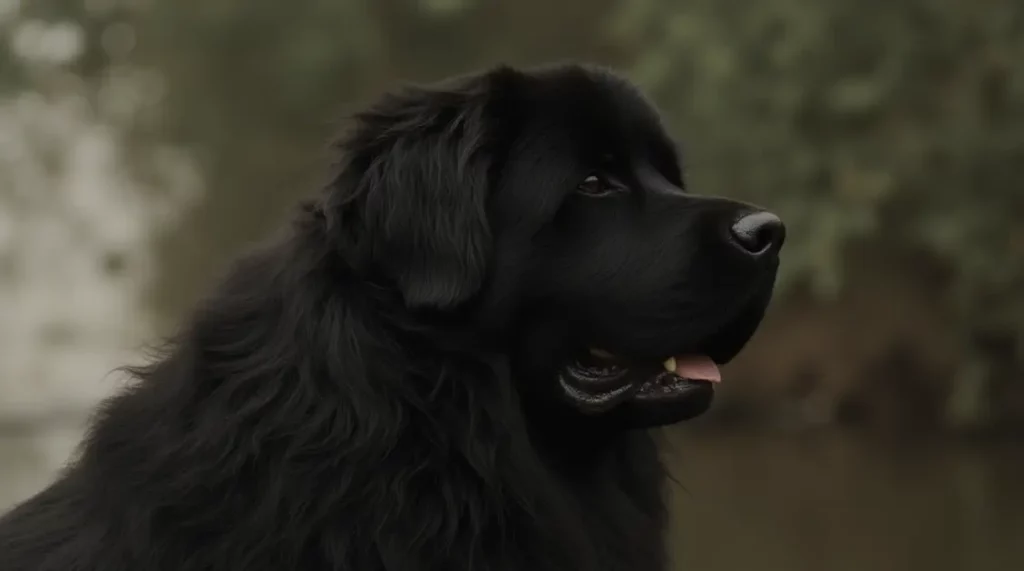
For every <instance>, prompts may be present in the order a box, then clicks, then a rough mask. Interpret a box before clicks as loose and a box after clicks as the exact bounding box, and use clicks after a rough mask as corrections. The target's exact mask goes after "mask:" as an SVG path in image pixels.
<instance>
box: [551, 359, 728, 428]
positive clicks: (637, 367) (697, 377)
mask: <svg viewBox="0 0 1024 571" xmlns="http://www.w3.org/2000/svg"><path fill="white" fill-rule="evenodd" d="M718 365H719V363H717V362H715V361H714V360H713V359H712V358H711V357H709V356H707V355H704V354H689V353H687V354H681V355H674V356H670V357H667V358H665V359H664V360H663V361H661V362H660V363H656V362H643V361H635V360H631V359H628V358H625V357H620V356H617V355H614V354H612V353H610V352H608V351H605V350H602V349H596V348H592V349H589V350H587V351H586V352H585V353H583V354H581V355H580V356H579V357H577V358H576V360H575V361H574V362H573V363H572V364H570V365H567V366H566V367H564V368H563V370H562V372H561V374H560V375H559V383H560V384H561V386H562V389H563V392H564V394H565V396H566V397H568V398H569V399H570V400H571V401H572V402H573V404H574V405H576V407H577V408H579V409H580V410H581V411H583V412H585V413H591V414H598V413H603V412H607V411H609V410H611V409H613V408H615V407H617V406H619V405H621V404H623V403H626V402H631V403H635V404H638V405H644V404H651V405H667V404H672V403H683V402H685V401H688V400H690V399H691V398H692V397H696V396H700V397H701V398H703V399H705V400H706V399H707V393H708V391H711V390H712V387H713V385H714V384H715V383H718V382H721V380H722V375H721V372H720V371H719V368H718Z"/></svg>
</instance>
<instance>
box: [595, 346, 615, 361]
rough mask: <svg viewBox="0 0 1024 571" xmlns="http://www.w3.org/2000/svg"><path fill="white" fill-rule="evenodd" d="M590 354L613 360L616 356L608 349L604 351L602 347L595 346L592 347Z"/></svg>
mask: <svg viewBox="0 0 1024 571" xmlns="http://www.w3.org/2000/svg"><path fill="white" fill-rule="evenodd" d="M590 354H591V355H593V356H595V357H597V358H598V359H608V360H611V359H614V358H615V356H614V355H612V354H611V353H609V352H608V351H604V350H602V349H593V348H591V349H590Z"/></svg>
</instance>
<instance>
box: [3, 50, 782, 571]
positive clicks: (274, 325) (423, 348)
mask: <svg viewBox="0 0 1024 571" xmlns="http://www.w3.org/2000/svg"><path fill="white" fill-rule="evenodd" d="M338 146H339V157H340V160H339V163H338V164H337V165H336V169H335V175H334V176H333V178H332V180H331V182H330V184H329V185H327V188H326V191H325V192H324V193H323V194H322V195H320V196H318V197H316V198H315V199H313V200H310V201H308V202H307V203H306V204H304V205H303V207H302V209H301V211H300V213H299V214H298V216H297V217H296V220H295V222H294V223H293V224H292V225H291V226H290V227H289V228H288V229H287V231H286V232H284V233H283V235H282V236H280V237H279V238H278V239H276V240H273V241H271V242H270V243H269V244H268V245H267V246H265V247H263V248H262V249H259V250H258V251H256V252H254V253H252V254H250V255H248V256H246V257H244V258H243V259H242V260H241V261H240V262H239V263H237V264H236V265H235V266H234V267H233V268H232V269H231V270H230V272H229V273H228V275H227V276H226V278H225V279H224V280H223V281H222V283H221V284H220V286H219V287H218V288H217V289H216V290H215V292H214V293H213V294H212V295H211V296H210V297H209V298H207V299H206V301H205V302H204V303H202V304H201V305H200V306H199V307H198V309H197V310H196V311H195V312H194V314H193V315H192V316H191V319H190V320H189V321H188V322H187V326H186V327H184V328H183V330H182V332H181V333H180V335H179V336H178V338H177V339H176V341H175V343H174V344H173V346H172V347H171V348H170V349H169V351H168V352H167V354H166V355H164V356H162V357H161V358H160V359H158V360H157V361H156V362H155V363H154V364H152V365H151V366H149V367H146V368H142V369H138V370H132V372H133V373H134V374H135V375H136V377H137V379H138V382H137V383H136V384H134V385H133V386H132V388H130V389H129V390H126V391H125V392H123V393H122V394H120V395H118V396H116V397H114V398H112V399H110V400H109V401H107V402H106V403H105V404H104V405H103V406H102V407H101V409H100V410H99V412H98V413H97V415H96V417H95V419H94V421H93V422H92V425H91V430H90V431H89V433H88V436H87V438H86V440H85V442H84V443H83V446H82V448H81V450H80V453H79V455H78V457H77V458H76V459H75V460H74V462H73V463H71V464H70V465H69V467H68V468H67V469H66V470H65V471H64V472H63V473H62V474H61V475H60V476H59V478H58V479H57V480H56V482H54V483H53V484H52V485H50V486H49V487H48V488H47V489H46V490H44V491H43V492H41V493H39V494H38V495H36V496H35V497H33V498H31V499H29V500H28V501H26V502H25V503H23V504H21V505H20V506H17V507H16V508H15V509H13V510H12V511H11V512H9V513H8V514H6V515H5V516H4V517H3V518H2V519H0V570H3V571H227V570H245V571H263V570H266V571H271V570H273V571H281V570H304V571H305V570H308V571H326V570H334V571H353V570H364V571H372V570H389V571H420V570H432V571H433V570H437V571H441V570H443V571H449V570H465V571H469V570H472V571H486V570H495V571H497V570H510V571H511V570H530V571H547V570H561V571H566V570H573V571H587V570H594V571H597V570H604V571H627V570H628V571H656V570H662V569H665V568H666V566H667V563H666V553H665V551H666V549H665V543H664V541H665V540H664V537H663V532H664V530H665V526H666V509H665V506H664V503H663V498H662V495H661V494H662V483H663V477H664V473H663V469H662V466H661V464H660V462H659V459H658V453H657V450H656V446H655V443H654V441H653V440H652V437H651V436H650V435H649V434H648V433H647V431H645V430H639V429H631V428H635V427H643V426H652V425H657V424H664V423H666V422H674V421H676V420H680V419H681V418H683V417H688V416H692V415H693V414H696V413H699V412H700V410H702V409H703V408H704V407H706V405H707V402H706V399H705V402H703V403H702V404H700V405H696V408H695V409H694V410H689V411H684V412H682V413H676V412H672V413H666V411H665V410H654V409H651V410H646V411H645V409H631V408H630V406H631V405H628V404H627V405H626V406H625V407H620V408H621V409H622V410H623V411H625V412H622V411H620V410H618V409H617V411H616V412H614V413H611V414H608V415H596V416H595V415H592V414H586V413H584V412H581V411H579V410H576V409H575V408H574V407H573V406H572V405H571V404H569V403H568V402H567V401H566V400H565V399H564V398H559V397H558V395H557V394H556V393H557V383H555V381H554V379H555V378H556V376H557V372H558V370H559V369H560V367H562V366H563V365H564V364H565V362H566V361H567V360H570V359H571V356H572V355H573V354H574V351H577V350H578V349H580V348H581V347H586V346H589V345H590V344H591V342H592V341H593V342H599V343H601V344H602V346H612V347H615V348H617V349H622V350H623V351H624V352H626V353H628V354H630V355H636V356H643V357H646V356H648V354H650V356H651V357H652V358H653V357H654V356H655V354H657V355H659V356H660V357H659V358H661V357H664V356H665V355H671V354H675V351H676V350H679V349H681V348H683V346H684V345H685V346H687V347H688V348H692V347H690V345H693V344H695V343H699V344H701V349H702V350H704V351H706V352H709V353H712V354H714V353H715V352H716V351H717V353H718V356H716V360H719V361H724V360H728V359H729V358H731V356H732V355H733V354H735V352H736V351H738V350H739V348H740V346H742V345H743V343H745V342H746V340H747V338H748V337H749V336H750V335H751V333H752V332H753V330H754V328H755V327H756V325H757V323H758V321H759V320H760V317H761V313H762V311H763V309H764V305H765V304H766V303H767V300H768V297H769V295H770V292H771V283H772V280H773V279H774V271H775V270H774V265H772V264H769V265H768V266H765V268H766V269H765V268H761V267H760V266H758V268H757V269H756V270H755V269H749V268H747V266H743V265H742V263H741V262H738V261H735V260H733V259H732V258H730V255H731V254H729V253H728V252H726V251H725V250H724V249H722V248H724V247H723V246H719V245H718V242H717V241H718V240H719V239H720V234H721V233H720V232H719V231H718V230H717V228H718V226H717V222H716V221H719V220H725V219H726V218H729V217H734V216H735V214H736V212H739V211H740V210H742V208H745V207H744V206H742V205H739V203H734V202H729V201H724V200H720V199H700V198H697V197H691V196H689V195H685V194H684V193H682V191H681V188H682V184H683V183H682V176H681V173H680V168H679V165H678V163H677V159H676V155H675V151H674V149H673V148H672V146H671V144H670V143H669V142H668V141H667V139H666V137H665V135H664V134H663V132H662V130H661V127H660V125H659V122H658V118H657V114H656V113H655V111H653V110H652V109H651V108H650V106H649V105H648V104H647V103H646V102H645V101H644V100H643V98H642V97H640V95H639V94H637V93H636V91H635V90H634V89H633V88H632V87H631V86H630V85H629V84H628V83H626V82H625V81H623V80H621V79H619V78H617V77H616V76H614V75H612V74H610V73H608V72H606V71H602V70H598V69H592V68H584V67H579V66H561V67H551V68H545V69H539V70H531V71H529V72H523V71H516V70H512V69H509V68H499V69H496V70H492V71H489V72H487V73H481V74H477V75H473V76H469V77H465V78H460V79H457V80H453V81H451V82H448V83H445V84H441V85H438V86H433V87H429V88H410V89H408V90H405V91H403V92H401V93H398V94H395V95H390V96H387V97H384V98H383V99H382V100H381V101H380V102H379V103H378V104H376V105H375V106H373V107H372V108H371V109H369V110H368V111H366V112H365V113H362V114H359V115H357V116H356V117H355V121H354V126H353V128H352V129H351V130H350V131H349V132H348V134H347V135H346V137H345V138H344V139H343V140H342V141H341V142H340V143H339V145H338ZM595 169H604V171H607V172H608V173H612V174H614V175H615V176H617V179H618V180H620V181H621V185H627V186H631V187H633V194H632V195H630V196H627V195H626V194H625V193H618V190H620V189H619V187H616V189H615V190H616V192H615V193H609V194H608V195H603V194H602V192H601V189H600V188H597V189H596V192H595V189H594V188H592V187H591V188H589V189H588V190H589V192H590V195H589V196H582V195H580V194H579V193H578V192H574V191H575V190H576V189H577V188H578V186H579V184H580V181H582V180H584V179H585V178H586V177H587V175H588V173H589V172H591V171H594V170H595ZM617 184H618V183H617ZM621 185H620V186H621ZM659 185H660V186H659ZM611 194H615V196H611ZM620 195H621V196H620ZM602 196H604V197H603V198H602ZM712 227H714V228H712ZM751 267H752V266H751ZM698 409H699V410H698ZM666 414H668V416H666ZM645 415H646V416H645ZM673 415H675V416H674V417H673Z"/></svg>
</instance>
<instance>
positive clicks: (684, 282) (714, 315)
mask: <svg viewBox="0 0 1024 571" xmlns="http://www.w3.org/2000/svg"><path fill="white" fill-rule="evenodd" d="M342 146H343V149H342V150H343V156H344V163H343V164H342V165H341V169H340V174H339V180H338V183H337V184H336V185H335V186H334V189H333V193H332V194H331V195H329V199H328V204H327V208H328V213H329V214H330V215H333V216H335V217H336V218H338V219H340V221H341V224H340V225H339V227H340V228H341V229H342V231H343V232H345V233H346V237H345V241H346V243H347V244H349V245H350V246H351V247H350V248H349V250H348V254H347V255H348V256H349V259H350V261H351V262H352V263H353V265H354V266H356V267H357V268H359V269H360V271H362V272H364V273H365V274H366V275H367V276H369V277H371V278H372V279H374V280H376V281H378V282H379V281H384V282H386V283H388V284H390V287H394V288H395V289H396V290H397V291H399V292H400V293H401V295H402V298H403V300H404V302H405V304H406V305H407V306H408V307H409V308H410V309H411V310H413V311H416V312H422V313H423V314H425V315H435V316H436V315H437V314H438V313H442V314H444V316H445V317H446V318H447V319H449V320H455V321H460V322H463V323H466V324H469V325H470V327H473V328H475V330H478V331H479V334H480V335H481V336H488V337H490V338H492V339H495V340H499V343H501V344H502V346H503V347H505V348H506V349H507V352H508V354H509V356H510V357H511V361H512V366H513V368H514V369H515V373H516V378H518V379H520V380H521V381H520V382H521V384H520V386H519V387H518V389H519V391H520V393H521V394H522V395H523V397H524V399H525V400H526V401H527V402H528V403H532V404H543V405H545V406H557V407H560V408H561V410H562V411H564V412H566V413H568V414H570V415H576V416H579V417H581V418H589V419H594V418H599V419H602V420H608V421H609V422H614V423H617V424H621V425H624V426H654V425H661V424H668V423H673V422H677V421H680V420H683V419H686V418H690V417H692V416H695V415H697V414H700V413H701V412H703V411H704V410H705V409H706V408H707V407H708V405H709V404H710V402H711V397H712V395H713V385H714V383H716V382H718V381H719V372H718V365H720V364H722V363H725V362H727V361H729V360H730V359H732V358H733V357H734V356H735V355H736V354H737V352H739V350H740V349H741V348H742V347H743V345H744V344H745V343H746V342H747V340H748V339H749V338H750V337H751V335H752V334H753V333H754V330H755V329H756V328H757V326H758V324H759V323H760V321H761V318H762V315H763V313H764V310H765V307H766V306H767V304H768V301H769V299H770V297H771V293H772V287H773V284H774V281H775V274H776V270H777V268H778V263H779V258H778V255H779V250H780V248H781V247H782V242H783V239H784V227H783V225H782V222H781V221H780V220H779V219H778V218H777V217H776V216H775V215H773V214H771V213H769V212H766V211H764V210H761V209H759V208H757V207H754V206H751V205H749V204H744V203H741V202H736V201H732V200H727V199H724V198H713V197H705V196H699V195H697V194H693V193H691V192H690V191H689V190H688V189H687V188H686V186H685V184H684V180H683V175H682V171H681V167H680V162H679V157H678V153H677V151H676V149H675V148H674V146H673V144H672V143H671V141H670V139H669V137H668V136H667V135H666V133H665V131H664V129H663V127H662V125H661V122H660V119H659V115H658V113H657V111H656V110H655V109H654V108H653V107H652V106H651V105H650V104H649V103H648V102H647V101H646V100H645V98H644V97H643V96H642V95H641V94H640V93H639V92H638V91H637V90H636V89H635V88H634V87H633V86H632V85H631V84H630V83H629V82H627V81H625V80H624V79H622V78H620V77H618V76H616V75H614V74H612V73H610V72H608V71H606V70H602V69H597V68H590V67H582V66H557V67H547V68H541V69H535V70H530V71H517V70H512V69H509V68H499V69H496V70H493V71H490V72H487V73H483V74H479V75H474V76H469V77H464V78H460V79H456V80H453V81H450V82H448V83H445V84H441V85H438V86H434V87H429V88H413V89H408V90H406V91H404V92H401V93H398V94H394V95H390V96H386V97H385V98H383V99H382V100H380V101H379V102H378V103H377V104H376V105H375V106H373V107H372V108H370V109H369V110H368V111H366V112H364V113H362V114H360V115H358V116H357V117H356V126H355V128H354V129H353V130H352V131H351V132H350V134H349V136H348V138H347V139H345V141H344V142H343V143H342ZM342 189H343V190H342Z"/></svg>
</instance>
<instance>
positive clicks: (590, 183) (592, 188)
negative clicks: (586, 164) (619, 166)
mask: <svg viewBox="0 0 1024 571" xmlns="http://www.w3.org/2000/svg"><path fill="white" fill-rule="evenodd" d="M625 190H626V189H625V187H623V186H622V185H620V184H617V183H615V182H613V181H611V180H608V179H607V178H605V177H603V176H599V175H595V174H592V175H590V176H588V177H587V178H585V179H583V182H581V183H580V185H579V186H578V187H576V191H577V192H579V193H580V194H582V195H584V196H592V197H602V196H610V195H612V194H617V193H620V192H623V191H625Z"/></svg>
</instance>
